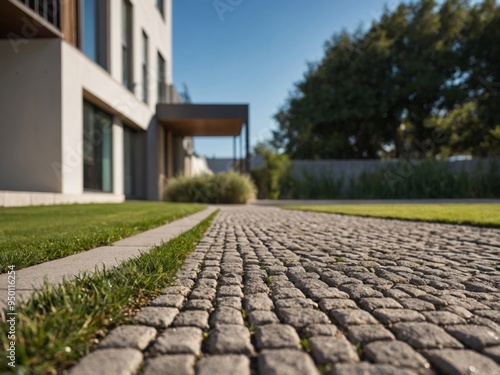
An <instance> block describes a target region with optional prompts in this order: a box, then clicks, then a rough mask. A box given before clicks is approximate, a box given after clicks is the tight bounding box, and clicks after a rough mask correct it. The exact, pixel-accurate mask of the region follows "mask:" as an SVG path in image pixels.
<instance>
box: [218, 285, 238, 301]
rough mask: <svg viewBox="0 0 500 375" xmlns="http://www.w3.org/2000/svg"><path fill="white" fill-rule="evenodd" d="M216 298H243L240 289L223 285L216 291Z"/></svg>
mask: <svg viewBox="0 0 500 375" xmlns="http://www.w3.org/2000/svg"><path fill="white" fill-rule="evenodd" d="M217 296H218V297H239V298H243V292H242V291H241V288H240V287H239V286H236V285H224V286H221V287H219V289H217Z"/></svg>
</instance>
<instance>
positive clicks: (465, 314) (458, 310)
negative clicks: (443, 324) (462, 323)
mask: <svg viewBox="0 0 500 375" xmlns="http://www.w3.org/2000/svg"><path fill="white" fill-rule="evenodd" d="M443 311H449V312H451V313H453V314H456V315H458V316H460V317H462V318H464V319H470V318H472V317H473V314H472V313H471V312H470V311H469V310H467V309H464V308H463V307H460V306H456V305H452V306H446V307H445V308H444V309H443Z"/></svg>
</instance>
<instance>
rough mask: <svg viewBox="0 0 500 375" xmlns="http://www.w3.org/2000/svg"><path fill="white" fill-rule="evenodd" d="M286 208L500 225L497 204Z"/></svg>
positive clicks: (440, 221)
mask: <svg viewBox="0 0 500 375" xmlns="http://www.w3.org/2000/svg"><path fill="white" fill-rule="evenodd" d="M283 208H286V209H290V210H303V211H316V212H327V213H335V214H344V215H358V216H375V217H383V218H390V219H401V220H417V221H431V222H438V223H454V224H470V225H477V226H488V227H500V204H496V203H495V204H342V205H324V206H287V207H283Z"/></svg>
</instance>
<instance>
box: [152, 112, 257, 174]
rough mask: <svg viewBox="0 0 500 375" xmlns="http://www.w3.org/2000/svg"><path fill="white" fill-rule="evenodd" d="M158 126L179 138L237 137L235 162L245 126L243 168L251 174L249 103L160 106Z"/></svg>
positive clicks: (157, 114)
mask: <svg viewBox="0 0 500 375" xmlns="http://www.w3.org/2000/svg"><path fill="white" fill-rule="evenodd" d="M156 116H157V119H158V123H159V124H160V125H162V126H163V127H164V128H165V129H166V130H167V131H168V132H170V133H171V134H172V136H176V137H234V159H235V160H236V137H237V136H240V151H242V147H241V146H242V145H241V140H242V137H241V136H242V135H243V134H242V132H243V126H245V149H246V157H245V163H244V165H243V166H242V167H243V168H241V169H242V170H244V171H245V172H249V171H250V156H249V155H250V131H249V124H248V104H167V103H159V104H157V106H156Z"/></svg>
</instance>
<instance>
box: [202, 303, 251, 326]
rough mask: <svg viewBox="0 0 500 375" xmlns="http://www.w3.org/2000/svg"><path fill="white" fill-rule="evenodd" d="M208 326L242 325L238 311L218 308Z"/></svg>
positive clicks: (229, 308)
mask: <svg viewBox="0 0 500 375" xmlns="http://www.w3.org/2000/svg"><path fill="white" fill-rule="evenodd" d="M210 324H211V325H212V326H215V325H217V324H239V325H244V324H245V323H244V321H243V317H242V315H241V311H240V310H236V309H233V308H232V307H224V306H222V307H218V308H217V309H215V311H214V313H213V314H212V317H211V319H210Z"/></svg>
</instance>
